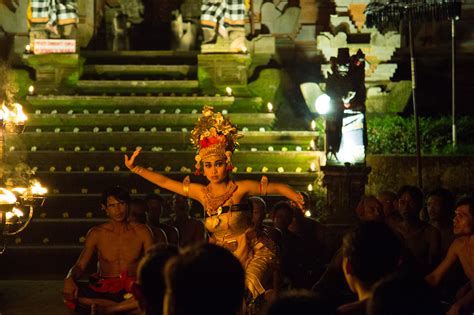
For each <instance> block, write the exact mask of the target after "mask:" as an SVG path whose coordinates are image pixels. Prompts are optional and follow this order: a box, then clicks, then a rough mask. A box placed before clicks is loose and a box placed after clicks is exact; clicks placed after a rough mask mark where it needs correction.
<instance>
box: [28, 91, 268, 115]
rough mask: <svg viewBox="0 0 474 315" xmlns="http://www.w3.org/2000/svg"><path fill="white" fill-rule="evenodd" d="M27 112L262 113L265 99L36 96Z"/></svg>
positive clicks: (32, 98)
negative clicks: (208, 109) (207, 109)
mask: <svg viewBox="0 0 474 315" xmlns="http://www.w3.org/2000/svg"><path fill="white" fill-rule="evenodd" d="M26 100H27V103H28V104H27V106H26V109H27V110H29V111H31V112H34V111H35V110H41V111H46V110H48V111H51V110H56V111H57V112H58V113H61V112H63V113H66V112H68V111H71V110H72V111H83V110H89V111H98V110H102V111H104V112H113V111H114V110H117V109H118V110H128V111H130V110H134V111H136V112H138V111H145V110H149V111H150V112H160V111H161V110H165V111H167V112H170V111H171V112H174V111H175V110H177V109H179V110H180V111H181V112H182V113H191V112H192V111H193V110H194V111H197V112H200V111H201V109H202V107H203V106H204V105H210V106H213V107H214V108H215V109H216V110H219V111H222V110H228V109H230V108H232V110H233V111H236V110H245V111H250V112H257V111H260V109H261V107H262V98H261V97H248V98H242V97H234V96H198V95H193V94H191V95H181V96H114V95H110V96H97V95H35V96H28V97H27V98H26Z"/></svg>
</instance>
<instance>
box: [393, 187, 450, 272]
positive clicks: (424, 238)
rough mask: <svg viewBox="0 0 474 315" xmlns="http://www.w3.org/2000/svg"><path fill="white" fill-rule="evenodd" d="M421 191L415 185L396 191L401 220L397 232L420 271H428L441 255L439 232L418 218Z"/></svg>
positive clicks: (421, 202)
mask: <svg viewBox="0 0 474 315" xmlns="http://www.w3.org/2000/svg"><path fill="white" fill-rule="evenodd" d="M422 207H423V193H422V192H421V190H420V189H419V188H417V187H415V186H409V185H406V186H403V187H401V188H400V190H399V191H398V211H399V212H400V215H401V217H402V222H401V223H400V224H399V225H398V231H397V232H398V233H400V234H401V236H402V237H403V241H404V245H405V247H406V248H407V249H408V252H409V253H408V254H409V256H411V257H412V258H413V262H414V263H415V264H416V265H417V267H418V268H419V269H420V271H421V272H424V273H429V272H430V271H431V270H433V266H435V265H436V263H437V262H438V261H439V257H440V255H441V247H440V239H441V235H440V232H439V231H438V230H437V229H436V228H435V227H433V226H431V225H430V224H428V223H426V222H423V221H421V220H420V211H421V208H422Z"/></svg>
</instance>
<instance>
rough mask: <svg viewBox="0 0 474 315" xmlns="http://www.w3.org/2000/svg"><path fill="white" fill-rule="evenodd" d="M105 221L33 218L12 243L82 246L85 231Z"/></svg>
mask: <svg viewBox="0 0 474 315" xmlns="http://www.w3.org/2000/svg"><path fill="white" fill-rule="evenodd" d="M106 221H107V219H106V218H99V219H97V218H90V219H72V218H70V219H41V218H34V219H33V220H32V222H31V223H30V224H29V225H28V228H27V229H25V230H24V231H22V232H21V233H20V234H18V235H17V236H15V237H14V242H15V244H25V245H26V244H28V245H41V244H43V245H82V244H83V242H84V238H85V236H86V234H87V231H88V230H89V229H90V228H92V227H93V226H95V225H98V224H101V223H104V222H106Z"/></svg>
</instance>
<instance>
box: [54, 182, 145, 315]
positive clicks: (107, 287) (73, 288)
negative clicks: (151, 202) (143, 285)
mask: <svg viewBox="0 0 474 315" xmlns="http://www.w3.org/2000/svg"><path fill="white" fill-rule="evenodd" d="M129 202H130V195H129V194H128V192H127V191H126V190H124V189H122V188H121V187H118V186H117V187H113V188H111V189H108V190H106V191H105V192H104V193H103V194H102V198H101V205H102V209H103V210H105V212H106V213H107V216H108V217H109V221H108V222H106V223H104V224H101V225H98V226H95V227H93V228H91V229H90V230H89V232H88V233H87V236H86V240H85V243H84V249H83V250H82V252H81V254H80V256H79V258H78V260H77V262H76V263H75V264H74V266H72V268H71V269H70V270H69V273H68V274H67V276H66V278H65V279H64V289H63V296H64V299H65V302H66V305H67V306H68V307H70V308H71V309H74V310H75V311H79V312H87V314H89V313H90V310H89V309H90V308H92V309H95V310H96V311H97V312H99V313H113V312H120V311H130V310H134V309H137V307H138V304H137V302H136V300H135V299H134V298H133V297H132V298H129V299H126V297H127V296H128V295H127V293H130V291H131V284H132V283H133V282H134V281H135V274H136V270H137V265H138V262H139V261H140V258H141V257H142V255H143V253H144V252H145V251H146V250H148V249H149V248H150V247H151V246H152V244H153V237H152V235H151V232H150V230H149V229H148V228H147V227H146V226H145V225H144V224H138V223H133V222H128V221H127V218H128V203H129ZM94 253H96V254H97V258H98V273H97V274H94V275H92V276H91V278H90V283H88V284H87V283H82V282H78V280H79V279H80V278H81V276H82V275H83V274H84V270H85V269H86V267H87V265H88V264H89V262H90V260H91V258H92V256H93V255H94Z"/></svg>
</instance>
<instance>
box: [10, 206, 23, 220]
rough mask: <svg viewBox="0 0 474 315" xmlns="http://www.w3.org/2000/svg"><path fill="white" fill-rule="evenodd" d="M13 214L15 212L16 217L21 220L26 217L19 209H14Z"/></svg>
mask: <svg viewBox="0 0 474 315" xmlns="http://www.w3.org/2000/svg"><path fill="white" fill-rule="evenodd" d="M12 212H13V214H14V215H16V216H17V217H19V218H20V217H22V216H23V215H24V214H23V211H21V210H20V209H18V208H13V209H12Z"/></svg>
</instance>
